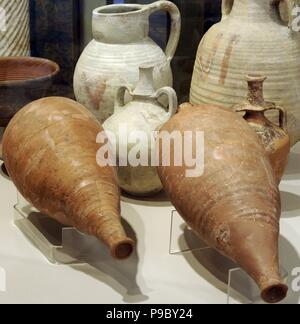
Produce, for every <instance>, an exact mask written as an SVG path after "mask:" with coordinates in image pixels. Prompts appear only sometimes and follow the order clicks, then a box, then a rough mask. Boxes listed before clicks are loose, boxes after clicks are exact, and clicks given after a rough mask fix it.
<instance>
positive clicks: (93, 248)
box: [14, 193, 109, 264]
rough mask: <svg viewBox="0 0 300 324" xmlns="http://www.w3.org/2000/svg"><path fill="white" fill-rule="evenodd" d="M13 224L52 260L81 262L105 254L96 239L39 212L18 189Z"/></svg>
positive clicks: (62, 262) (67, 262)
mask: <svg viewBox="0 0 300 324" xmlns="http://www.w3.org/2000/svg"><path fill="white" fill-rule="evenodd" d="M14 224H15V225H16V226H17V227H18V228H19V229H20V230H21V231H22V232H23V233H24V234H25V236H26V237H28V238H29V239H30V241H31V242H32V243H33V244H34V245H35V246H36V247H37V248H38V249H39V250H40V251H41V252H42V254H43V255H44V256H45V257H46V258H47V259H48V260H49V261H50V262H51V263H53V264H81V263H86V262H90V261H97V260H99V257H104V258H105V257H108V256H109V254H108V253H106V252H107V250H108V249H107V248H106V247H105V246H104V244H103V243H101V242H100V241H99V240H97V239H96V238H94V237H92V236H88V235H85V234H82V233H80V232H79V231H77V230H76V229H75V228H73V227H68V226H63V225H61V224H59V223H58V222H56V221H55V220H53V219H51V218H50V217H48V216H46V215H44V214H42V213H40V212H39V211H37V210H36V209H35V208H34V207H32V205H31V204H30V203H28V202H27V201H26V200H25V199H24V198H23V197H22V196H21V195H20V194H19V193H18V203H17V204H16V206H15V210H14ZM99 251H100V252H99ZM103 251H104V252H103Z"/></svg>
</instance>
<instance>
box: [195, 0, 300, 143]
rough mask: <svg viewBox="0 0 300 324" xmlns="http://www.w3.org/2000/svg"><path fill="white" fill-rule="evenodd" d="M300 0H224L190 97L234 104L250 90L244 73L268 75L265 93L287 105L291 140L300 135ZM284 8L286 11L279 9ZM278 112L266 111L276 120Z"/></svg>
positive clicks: (203, 48) (203, 44)
mask: <svg viewBox="0 0 300 324" xmlns="http://www.w3.org/2000/svg"><path fill="white" fill-rule="evenodd" d="M295 3H296V2H295V1H291V0H285V1H283V0H282V1H279V0H277V1H276V0H275V1H271V0H223V19H222V21H221V22H220V23H218V24H216V25H214V26H213V27H212V28H211V29H210V30H209V31H208V32H207V34H206V35H205V36H204V38H203V39H202V41H201V43H200V46H199V49H198V54H197V58H196V62H195V67H194V74H193V80H192V85H191V93H190V101H191V103H193V104H201V103H205V104H216V105H222V106H225V107H230V108H232V107H233V106H234V105H235V104H238V103H240V102H241V101H242V100H243V99H244V98H245V96H246V94H247V85H246V84H245V82H244V76H245V75H246V74H249V73H259V74H263V75H267V76H268V80H267V82H266V83H265V97H266V98H268V100H270V101H274V102H276V103H277V104H278V105H279V106H282V107H285V108H286V109H287V111H288V131H289V135H290V140H291V144H292V145H293V144H295V143H296V142H297V141H298V140H299V139H300V91H299V84H300V60H299V57H300V33H299V32H296V30H297V29H296V28H295V26H294V23H293V18H294V17H292V9H293V6H294V5H295ZM280 13H281V14H280ZM275 115H276V114H273V113H271V114H269V113H268V114H267V116H268V117H270V118H271V119H272V121H273V122H274V121H275V119H276V118H277V117H276V116H275Z"/></svg>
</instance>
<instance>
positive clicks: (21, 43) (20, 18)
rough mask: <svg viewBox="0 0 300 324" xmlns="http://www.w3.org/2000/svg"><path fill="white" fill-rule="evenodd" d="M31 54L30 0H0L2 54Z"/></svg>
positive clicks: (0, 53)
mask: <svg viewBox="0 0 300 324" xmlns="http://www.w3.org/2000/svg"><path fill="white" fill-rule="evenodd" d="M29 55H30V26H29V0H13V1H11V0H0V56H29Z"/></svg>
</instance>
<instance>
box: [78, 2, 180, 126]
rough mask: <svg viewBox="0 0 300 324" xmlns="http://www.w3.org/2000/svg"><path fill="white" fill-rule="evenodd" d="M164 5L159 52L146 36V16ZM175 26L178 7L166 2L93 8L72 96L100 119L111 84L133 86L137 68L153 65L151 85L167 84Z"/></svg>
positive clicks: (109, 109) (109, 107) (106, 111)
mask: <svg viewBox="0 0 300 324" xmlns="http://www.w3.org/2000/svg"><path fill="white" fill-rule="evenodd" d="M159 10H165V11H167V12H169V13H170V16H171V19H172V24H171V33H170V38H169V42H168V45H167V47H166V50H165V52H164V51H163V50H162V49H161V48H160V47H159V46H158V45H157V44H156V43H155V42H154V41H153V40H152V39H151V38H150V37H149V17H150V15H151V14H152V13H154V12H156V11H159ZM180 29H181V18H180V12H179V10H178V8H177V7H176V6H175V5H174V4H173V3H172V2H169V1H158V2H155V3H152V4H149V5H139V4H118V5H110V6H104V7H100V8H97V9H95V10H94V12H93V37H94V39H93V40H92V41H91V43H90V44H89V45H88V46H87V47H86V48H85V50H84V52H83V53H82V55H81V57H80V59H79V61H78V63H77V67H76V70H75V75H74V91H75V95H76V99H77V100H78V101H79V102H80V103H82V104H83V105H85V106H86V107H87V108H89V109H90V110H91V111H92V112H93V113H94V114H95V115H96V117H97V118H98V119H99V121H100V122H104V121H105V120H106V119H107V118H108V117H110V116H111V115H112V113H113V109H114V98H115V95H116V89H117V88H118V87H120V86H121V85H128V86H133V87H135V86H136V84H137V82H138V79H139V67H140V66H141V65H143V64H149V65H152V66H155V69H154V80H155V88H156V89H159V88H161V87H163V86H168V85H169V86H171V85H172V82H173V78H172V71H171V67H170V62H171V60H172V58H173V56H174V54H175V51H176V48H177V45H178V40H179V35H180Z"/></svg>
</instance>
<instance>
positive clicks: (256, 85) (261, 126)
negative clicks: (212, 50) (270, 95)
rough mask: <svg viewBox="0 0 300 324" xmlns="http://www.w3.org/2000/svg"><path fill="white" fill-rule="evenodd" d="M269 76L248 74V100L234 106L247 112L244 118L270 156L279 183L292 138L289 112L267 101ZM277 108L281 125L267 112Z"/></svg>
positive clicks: (237, 109) (237, 110)
mask: <svg viewBox="0 0 300 324" xmlns="http://www.w3.org/2000/svg"><path fill="white" fill-rule="evenodd" d="M266 79H267V78H266V77H264V76H262V75H248V76H247V77H246V80H247V83H248V89H249V91H248V96H247V102H244V103H241V104H239V105H236V106H235V107H234V110H235V111H236V112H243V113H245V115H244V119H245V120H246V121H247V122H248V124H249V125H250V126H251V127H252V128H253V129H254V130H255V132H256V134H257V135H258V137H259V139H260V140H261V142H262V144H263V145H264V147H265V149H266V151H267V154H268V156H269V158H270V161H271V164H272V167H273V170H274V172H275V175H276V178H277V181H278V183H280V181H281V178H282V176H283V174H284V171H285V168H286V166H287V163H288V157H289V153H290V138H289V135H288V132H287V112H286V110H285V108H283V107H279V106H277V105H276V104H275V103H273V102H269V101H265V99H264V96H263V83H264V81H265V80H266ZM271 110H276V111H277V112H278V115H279V118H278V120H279V126H277V125H276V124H274V123H272V122H271V121H270V120H269V119H268V118H267V117H266V116H265V113H266V112H268V111H271Z"/></svg>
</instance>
